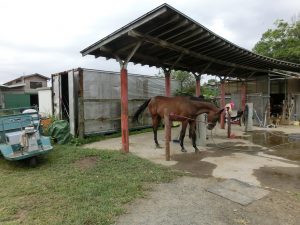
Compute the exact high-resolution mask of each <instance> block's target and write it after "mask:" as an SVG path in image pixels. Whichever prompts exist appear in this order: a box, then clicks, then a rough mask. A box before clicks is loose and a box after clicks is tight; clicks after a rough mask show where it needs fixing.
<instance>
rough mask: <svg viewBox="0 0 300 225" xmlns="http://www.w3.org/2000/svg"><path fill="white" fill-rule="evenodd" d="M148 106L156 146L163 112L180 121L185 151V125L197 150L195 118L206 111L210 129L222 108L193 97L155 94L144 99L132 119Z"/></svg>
mask: <svg viewBox="0 0 300 225" xmlns="http://www.w3.org/2000/svg"><path fill="white" fill-rule="evenodd" d="M147 106H148V109H149V112H150V114H151V117H152V125H153V133H154V142H155V144H156V147H160V146H159V143H158V141H157V128H158V126H159V124H160V121H161V119H162V118H164V115H165V114H169V115H170V119H172V120H177V121H181V122H182V129H181V131H180V146H181V151H182V152H186V150H185V148H184V146H183V140H184V137H185V132H186V127H187V125H188V124H189V125H190V137H191V138H192V143H193V147H194V148H195V151H196V152H197V151H199V149H198V148H197V146H196V132H195V131H196V118H197V116H198V115H200V114H202V113H207V115H208V116H207V120H208V125H207V129H209V130H212V129H213V128H214V127H215V125H216V123H217V121H218V120H219V117H220V115H221V113H222V112H223V110H224V109H219V108H217V107H216V106H215V105H214V104H212V103H210V102H205V101H199V100H197V99H196V98H194V97H187V96H177V97H164V96H156V97H153V98H150V99H148V100H147V101H145V102H144V103H143V104H142V105H141V106H140V107H139V108H138V110H137V111H136V112H135V114H134V116H133V118H132V121H133V122H134V121H137V120H138V117H139V115H140V114H141V113H142V112H143V111H144V110H145V109H146V107H147Z"/></svg>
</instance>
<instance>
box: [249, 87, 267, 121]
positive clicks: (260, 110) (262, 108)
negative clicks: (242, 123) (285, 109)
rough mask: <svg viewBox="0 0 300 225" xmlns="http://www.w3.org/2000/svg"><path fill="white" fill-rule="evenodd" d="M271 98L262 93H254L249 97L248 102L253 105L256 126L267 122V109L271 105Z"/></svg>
mask: <svg viewBox="0 0 300 225" xmlns="http://www.w3.org/2000/svg"><path fill="white" fill-rule="evenodd" d="M269 100H270V96H269V95H264V94H262V93H254V94H248V95H247V102H252V103H253V117H254V121H253V124H254V125H260V123H261V121H264V120H265V117H266V116H268V115H266V112H267V108H268V105H269Z"/></svg>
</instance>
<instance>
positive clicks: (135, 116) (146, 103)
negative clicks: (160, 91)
mask: <svg viewBox="0 0 300 225" xmlns="http://www.w3.org/2000/svg"><path fill="white" fill-rule="evenodd" d="M150 101H151V98H149V99H148V100H147V101H145V102H144V103H143V104H142V105H141V106H140V107H139V108H138V109H137V111H136V112H135V113H134V115H133V117H132V122H136V121H138V119H139V115H140V114H141V113H142V112H144V110H145V109H146V108H147V106H148V104H149V102H150Z"/></svg>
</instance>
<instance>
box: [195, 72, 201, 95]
mask: <svg viewBox="0 0 300 225" xmlns="http://www.w3.org/2000/svg"><path fill="white" fill-rule="evenodd" d="M195 78H196V96H197V97H199V96H200V95H201V86H200V80H201V75H199V76H195Z"/></svg>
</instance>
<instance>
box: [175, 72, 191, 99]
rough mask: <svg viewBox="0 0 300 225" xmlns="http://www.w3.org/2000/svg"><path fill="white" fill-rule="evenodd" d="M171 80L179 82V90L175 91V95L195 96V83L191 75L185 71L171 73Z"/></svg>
mask: <svg viewBox="0 0 300 225" xmlns="http://www.w3.org/2000/svg"><path fill="white" fill-rule="evenodd" d="M171 76H172V78H173V79H175V80H177V81H178V82H179V89H177V90H176V95H190V96H193V95H194V94H195V87H196V81H195V78H194V76H193V75H192V74H190V73H189V72H186V71H172V75H171Z"/></svg>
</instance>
